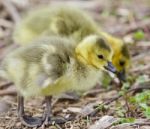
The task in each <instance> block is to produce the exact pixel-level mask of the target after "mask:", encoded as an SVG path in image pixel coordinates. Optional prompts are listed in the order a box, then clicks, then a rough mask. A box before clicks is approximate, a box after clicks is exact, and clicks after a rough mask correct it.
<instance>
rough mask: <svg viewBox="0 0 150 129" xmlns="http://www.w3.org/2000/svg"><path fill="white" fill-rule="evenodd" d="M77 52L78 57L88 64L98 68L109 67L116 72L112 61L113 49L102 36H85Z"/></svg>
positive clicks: (108, 68)
mask: <svg viewBox="0 0 150 129" xmlns="http://www.w3.org/2000/svg"><path fill="white" fill-rule="evenodd" d="M76 54H77V57H78V59H79V60H80V61H82V62H83V63H85V64H87V65H91V66H92V67H94V68H96V69H102V70H104V69H107V70H109V71H111V72H113V73H115V72H116V69H115V67H113V65H112V63H111V60H112V55H113V52H112V49H111V48H110V46H109V45H108V44H107V41H106V40H105V38H104V37H102V36H96V35H91V36H87V37H85V38H84V39H83V40H82V41H81V43H79V44H78V46H77V48H76Z"/></svg>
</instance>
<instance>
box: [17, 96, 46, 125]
mask: <svg viewBox="0 0 150 129" xmlns="http://www.w3.org/2000/svg"><path fill="white" fill-rule="evenodd" d="M18 116H19V118H20V120H21V122H22V123H23V124H24V125H26V126H28V127H38V126H40V125H42V123H43V119H42V118H40V117H30V116H26V115H25V113H24V98H23V97H22V96H18Z"/></svg>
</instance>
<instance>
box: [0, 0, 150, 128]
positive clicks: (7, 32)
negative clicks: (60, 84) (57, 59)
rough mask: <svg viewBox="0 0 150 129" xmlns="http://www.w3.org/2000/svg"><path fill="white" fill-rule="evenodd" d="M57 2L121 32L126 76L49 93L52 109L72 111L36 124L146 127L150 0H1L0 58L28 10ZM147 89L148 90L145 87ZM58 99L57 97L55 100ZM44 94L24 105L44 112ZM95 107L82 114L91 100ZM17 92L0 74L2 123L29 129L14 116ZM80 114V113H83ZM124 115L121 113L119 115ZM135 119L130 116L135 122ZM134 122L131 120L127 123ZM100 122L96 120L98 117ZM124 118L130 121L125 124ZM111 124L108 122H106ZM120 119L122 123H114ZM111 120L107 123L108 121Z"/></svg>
mask: <svg viewBox="0 0 150 129" xmlns="http://www.w3.org/2000/svg"><path fill="white" fill-rule="evenodd" d="M47 3H48V4H49V5H50V6H56V5H57V4H60V3H65V5H66V6H71V5H75V6H77V7H80V8H82V9H84V10H85V11H87V13H89V15H91V16H92V17H93V18H94V20H96V22H97V23H98V24H99V26H100V27H101V28H102V29H103V30H104V31H106V32H108V33H110V34H112V35H114V36H117V37H120V38H122V39H123V40H124V41H125V43H127V44H128V47H129V49H130V53H131V57H132V63H131V64H132V66H131V67H130V69H129V72H128V74H129V75H128V77H129V82H128V83H126V84H124V87H127V88H128V89H125V88H121V87H119V86H118V83H116V81H115V80H113V81H112V82H111V83H109V85H107V86H104V84H102V85H99V84H98V85H97V86H96V87H95V88H93V89H91V90H90V91H87V92H86V93H83V95H81V97H80V98H78V99H77V100H76V101H75V100H72V99H71V98H68V97H67V96H64V95H63V96H62V97H61V98H63V99H57V98H54V99H53V113H54V115H61V116H64V117H71V116H72V117H75V116H76V119H75V120H72V121H68V122H67V123H65V124H63V125H54V126H50V127H40V128H45V129H55V128H58V129H61V128H62V129H87V128H90V129H94V128H95V129H105V128H109V129H130V128H131V129H135V128H140V129H150V120H149V118H150V108H149V104H150V92H149V90H148V89H150V87H149V86H150V79H149V78H150V64H149V62H150V51H149V50H150V1H149V0H116V1H115V0H105V1H103V0H78V1H75V0H74V1H73V0H71V1H66V0H62V1H58V0H43V1H40V0H24V1H19V0H3V1H0V60H2V59H3V58H4V57H5V55H7V53H8V52H9V51H10V48H11V49H12V48H15V47H18V46H17V45H16V44H15V43H14V42H13V40H12V33H13V29H14V27H15V24H16V23H17V22H19V20H20V19H21V16H22V15H23V14H24V13H25V12H26V11H28V10H30V9H33V8H34V7H37V6H39V5H43V4H47ZM145 89H147V90H145ZM56 100H58V101H56ZM43 103H44V102H43V100H42V98H35V99H32V100H27V102H26V111H27V113H29V114H31V115H32V114H34V115H36V116H40V115H41V114H42V112H43V110H42V109H43V107H44V104H43ZM97 104H102V105H101V106H99V111H98V112H97V113H96V114H95V115H94V116H92V117H81V116H83V114H84V115H85V114H86V113H87V114H88V113H89V112H90V111H93V105H97ZM16 111H17V97H16V90H15V86H14V85H13V84H11V83H10V82H8V81H6V80H2V79H1V80H0V129H28V127H25V126H23V125H22V124H21V123H20V121H19V119H18V118H17V113H16ZM81 114H82V115H81ZM106 115H107V116H112V117H113V118H117V119H119V120H120V122H118V123H115V124H113V125H112V123H111V122H108V124H106V127H103V128H102V127H101V128H100V126H98V127H97V126H96V124H95V122H97V123H98V122H99V120H101V118H103V117H105V116H106ZM120 118H124V119H120ZM133 121H134V122H133ZM131 122H132V124H131ZM99 123H100V122H99ZM124 123H128V124H124ZM109 124H110V125H109ZM118 124H121V125H118ZM108 125H109V126H108Z"/></svg>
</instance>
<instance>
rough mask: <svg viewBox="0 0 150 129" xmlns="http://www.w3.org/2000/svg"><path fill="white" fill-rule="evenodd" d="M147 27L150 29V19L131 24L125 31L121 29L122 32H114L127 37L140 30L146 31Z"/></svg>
mask: <svg viewBox="0 0 150 129" xmlns="http://www.w3.org/2000/svg"><path fill="white" fill-rule="evenodd" d="M145 27H150V19H146V20H143V21H141V22H136V23H134V24H130V25H128V26H126V27H125V28H124V29H121V30H120V31H117V32H113V33H117V34H118V35H121V36H125V35H127V34H129V33H132V32H134V31H136V30H138V29H144V28H145ZM122 30H124V31H123V32H122Z"/></svg>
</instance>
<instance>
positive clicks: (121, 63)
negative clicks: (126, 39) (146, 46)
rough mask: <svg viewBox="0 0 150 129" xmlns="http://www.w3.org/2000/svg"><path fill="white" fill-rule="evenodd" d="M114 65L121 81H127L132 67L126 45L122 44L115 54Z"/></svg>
mask: <svg viewBox="0 0 150 129" xmlns="http://www.w3.org/2000/svg"><path fill="white" fill-rule="evenodd" d="M112 63H113V65H114V66H115V67H116V69H117V76H118V78H119V79H120V80H122V81H125V80H126V72H127V70H128V69H129V66H130V54H129V50H128V48H127V45H126V44H122V45H121V47H120V49H118V51H116V52H114V55H113V58H112Z"/></svg>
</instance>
